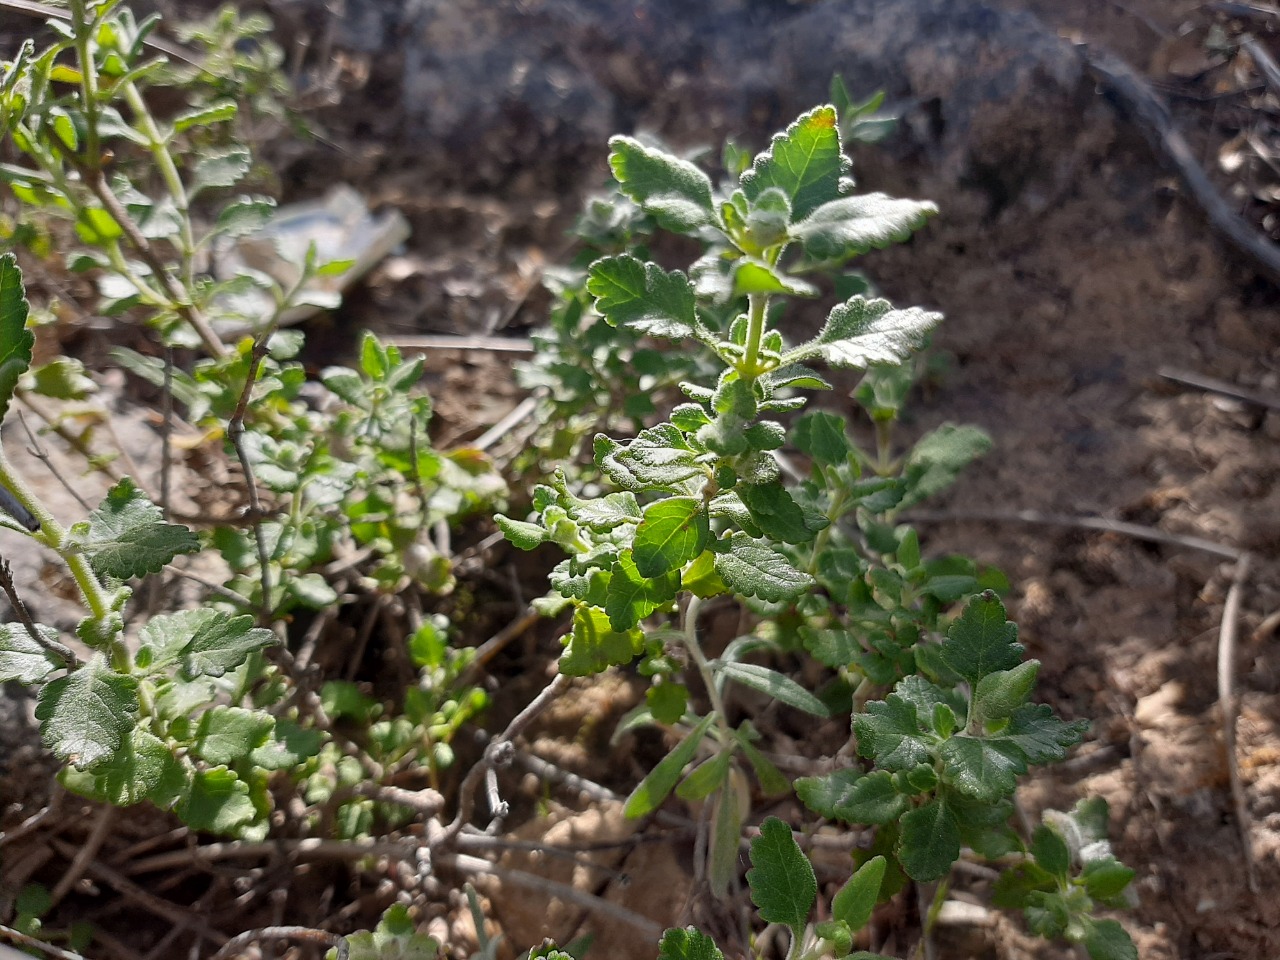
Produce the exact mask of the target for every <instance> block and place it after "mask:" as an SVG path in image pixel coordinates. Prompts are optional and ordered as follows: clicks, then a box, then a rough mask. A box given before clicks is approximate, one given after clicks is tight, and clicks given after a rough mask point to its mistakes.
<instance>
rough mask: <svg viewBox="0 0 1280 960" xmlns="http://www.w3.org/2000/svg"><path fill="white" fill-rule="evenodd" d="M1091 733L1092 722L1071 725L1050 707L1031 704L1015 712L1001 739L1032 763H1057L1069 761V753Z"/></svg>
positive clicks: (1072, 723) (1085, 721)
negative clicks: (1012, 745)
mask: <svg viewBox="0 0 1280 960" xmlns="http://www.w3.org/2000/svg"><path fill="white" fill-rule="evenodd" d="M1088 730H1089V721H1088V720H1073V721H1072V722H1070V723H1068V722H1067V721H1065V720H1062V719H1060V718H1059V717H1056V716H1054V713H1053V708H1052V707H1050V706H1048V705H1047V704H1043V703H1028V704H1027V705H1026V706H1024V707H1019V708H1018V709H1017V710H1015V711H1014V712H1013V716H1012V717H1010V718H1009V726H1007V727H1005V729H1004V730H1002V731H1001V733H1000V737H1001V739H1004V740H1009V741H1011V742H1012V743H1013V744H1015V745H1016V746H1017V747H1018V749H1019V750H1021V751H1022V753H1023V754H1024V755H1025V756H1026V758H1027V762H1028V763H1035V764H1043V763H1057V762H1058V761H1059V760H1064V759H1066V756H1067V751H1068V750H1069V749H1070V748H1071V747H1074V746H1075V745H1076V744H1077V743H1079V742H1080V741H1081V740H1083V739H1084V735H1085V734H1086V733H1087V732H1088Z"/></svg>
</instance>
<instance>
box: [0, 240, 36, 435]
mask: <svg viewBox="0 0 1280 960" xmlns="http://www.w3.org/2000/svg"><path fill="white" fill-rule="evenodd" d="M35 342H36V338H35V335H34V334H33V333H32V332H31V331H30V330H28V329H27V298H26V290H25V289H24V288H23V285H22V271H21V270H19V269H18V258H17V257H15V256H14V255H13V254H12V253H6V254H4V255H0V420H3V419H4V415H5V413H6V412H7V411H8V409H9V401H10V400H12V399H13V391H14V390H16V389H17V387H18V378H19V377H21V376H22V375H23V374H24V373H25V372H26V370H27V367H29V366H30V365H31V349H32V347H34V346H35Z"/></svg>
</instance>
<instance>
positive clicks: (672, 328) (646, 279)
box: [587, 254, 698, 339]
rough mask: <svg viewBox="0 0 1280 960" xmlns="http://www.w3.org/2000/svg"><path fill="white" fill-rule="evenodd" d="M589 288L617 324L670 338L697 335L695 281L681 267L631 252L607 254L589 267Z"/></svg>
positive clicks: (616, 325)
mask: <svg viewBox="0 0 1280 960" xmlns="http://www.w3.org/2000/svg"><path fill="white" fill-rule="evenodd" d="M587 291H588V292H589V293H590V294H591V295H592V296H593V297H595V298H596V309H597V310H599V311H600V312H601V313H602V314H603V315H604V318H605V319H606V320H607V321H608V322H609V323H610V324H611V325H613V326H615V327H627V328H629V329H631V330H635V331H636V332H638V333H647V334H650V335H652V336H655V337H668V338H671V339H679V338H681V337H693V336H697V333H698V329H697V328H698V318H697V314H696V312H695V309H694V297H693V284H691V283H690V282H689V278H688V277H687V276H685V275H684V274H683V273H681V272H680V271H679V270H672V271H671V272H667V271H666V270H663V269H662V268H661V267H660V266H658V265H657V264H656V263H651V262H645V261H642V260H638V259H636V258H635V257H633V256H630V255H629V254H623V255H621V256H616V257H604V258H602V259H600V260H597V261H596V262H595V263H593V264H591V266H590V267H589V268H588V278H587Z"/></svg>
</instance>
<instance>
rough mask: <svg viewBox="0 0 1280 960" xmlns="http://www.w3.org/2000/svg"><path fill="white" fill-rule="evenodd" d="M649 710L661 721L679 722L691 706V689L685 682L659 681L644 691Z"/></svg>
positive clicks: (654, 717) (667, 722) (668, 722)
mask: <svg viewBox="0 0 1280 960" xmlns="http://www.w3.org/2000/svg"><path fill="white" fill-rule="evenodd" d="M644 699H645V703H647V704H648V705H649V712H650V713H652V714H653V719H655V720H657V721H658V722H659V723H666V724H672V723H678V722H679V721H680V718H681V717H683V716H684V711H685V708H687V707H688V706H689V691H688V689H687V688H686V687H685V685H684V684H683V683H671V682H670V681H668V682H666V683H659V684H656V685H655V686H652V687H650V688H649V689H648V690H646V691H645V692H644Z"/></svg>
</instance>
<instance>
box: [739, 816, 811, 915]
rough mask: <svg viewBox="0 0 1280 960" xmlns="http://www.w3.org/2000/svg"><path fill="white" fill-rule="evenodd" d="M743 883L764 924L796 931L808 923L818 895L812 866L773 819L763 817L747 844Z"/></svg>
mask: <svg viewBox="0 0 1280 960" xmlns="http://www.w3.org/2000/svg"><path fill="white" fill-rule="evenodd" d="M747 884H748V886H750V887H751V901H752V902H753V903H754V904H755V905H756V908H757V910H758V911H759V913H760V919H762V920H763V921H764V922H765V923H781V924H784V925H785V926H788V927H791V928H792V930H797V929H799V928H801V927H803V926H804V925H805V923H807V922H808V919H809V911H810V910H812V909H813V901H814V899H815V898H816V897H817V895H818V881H817V878H816V877H815V876H814V872H813V864H811V863H810V862H809V858H808V857H806V856H805V855H804V852H803V851H802V850H801V849H800V846H799V844H797V843H796V841H795V837H793V836H792V835H791V828H790V827H788V826H787V825H786V824H785V823H783V822H782V821H781V820H779V819H778V818H777V817H767V818H766V819H765V821H764V823H762V824H760V836H758V837H757V838H756V839H754V840H752V841H751V869H750V870H748V871H747Z"/></svg>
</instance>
